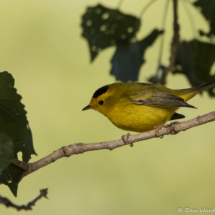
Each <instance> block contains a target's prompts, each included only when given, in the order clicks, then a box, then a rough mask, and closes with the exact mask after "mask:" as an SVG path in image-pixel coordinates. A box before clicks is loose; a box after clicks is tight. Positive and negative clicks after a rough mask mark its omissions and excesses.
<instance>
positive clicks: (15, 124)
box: [0, 72, 36, 195]
mask: <svg viewBox="0 0 215 215" xmlns="http://www.w3.org/2000/svg"><path fill="white" fill-rule="evenodd" d="M16 91H17V90H16V89H15V88H14V79H13V77H12V75H11V74H9V73H8V72H0V119H1V120H0V132H2V133H5V134H6V135H7V136H8V137H10V138H11V140H12V141H13V146H14V154H13V156H14V157H15V158H17V153H18V152H19V151H21V152H22V155H23V161H24V162H28V161H29V159H30V158H31V154H36V152H35V150H34V147H33V141H32V135H31V130H30V128H29V125H28V120H27V118H26V113H27V112H26V111H25V109H24V107H25V106H24V105H23V104H22V103H21V99H22V97H21V96H20V95H19V94H17V92H16ZM23 171H24V170H23V169H21V168H19V167H16V166H15V165H13V164H10V165H9V166H8V168H7V169H5V170H4V171H3V172H2V174H1V176H0V182H2V183H4V184H6V185H8V186H9V187H10V189H11V191H12V192H13V194H14V195H16V192H17V186H18V182H19V180H20V177H21V175H22V173H23ZM10 177H12V182H11V183H9V182H8V178H10Z"/></svg>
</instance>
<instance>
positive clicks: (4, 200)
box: [0, 189, 48, 211]
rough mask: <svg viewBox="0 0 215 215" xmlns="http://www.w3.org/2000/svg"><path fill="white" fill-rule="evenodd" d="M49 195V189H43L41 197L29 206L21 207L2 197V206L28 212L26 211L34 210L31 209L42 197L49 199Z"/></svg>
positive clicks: (0, 201)
mask: <svg viewBox="0 0 215 215" xmlns="http://www.w3.org/2000/svg"><path fill="white" fill-rule="evenodd" d="M47 193H48V189H42V190H40V195H39V196H38V197H37V198H35V199H34V200H32V201H31V202H29V203H28V204H27V205H21V206H18V205H15V204H13V203H12V202H11V201H10V200H9V199H7V198H4V197H1V196H0V204H4V205H5V206H6V207H12V208H15V209H16V210H18V211H20V210H26V211H27V210H32V208H31V207H32V206H34V205H35V203H36V202H37V201H38V200H39V199H41V198H42V197H45V198H47Z"/></svg>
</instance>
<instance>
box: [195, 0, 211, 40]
mask: <svg viewBox="0 0 215 215" xmlns="http://www.w3.org/2000/svg"><path fill="white" fill-rule="evenodd" d="M193 5H194V6H196V7H199V8H200V9H201V12H202V14H203V15H204V16H205V18H206V19H207V20H208V21H209V24H210V28H211V29H210V32H209V33H208V34H204V35H205V36H211V34H213V35H215V12H214V11H215V1H214V0H198V1H196V2H194V3H193ZM200 33H201V34H202V35H203V32H202V31H201V32H200Z"/></svg>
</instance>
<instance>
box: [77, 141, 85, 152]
mask: <svg viewBox="0 0 215 215" xmlns="http://www.w3.org/2000/svg"><path fill="white" fill-rule="evenodd" d="M76 145H77V146H78V153H77V154H82V153H84V149H83V145H84V144H83V143H77V144H76Z"/></svg>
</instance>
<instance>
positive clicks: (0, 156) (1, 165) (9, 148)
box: [0, 133, 14, 175]
mask: <svg viewBox="0 0 215 215" xmlns="http://www.w3.org/2000/svg"><path fill="white" fill-rule="evenodd" d="M13 158H14V147H13V141H12V140H11V139H10V138H9V137H7V136H6V135H5V134H4V133H0V175H1V173H2V171H3V170H4V169H6V167H7V166H8V165H9V164H10V161H11V159H13Z"/></svg>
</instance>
